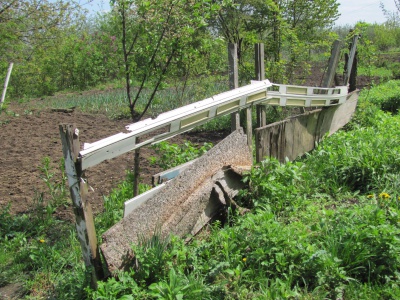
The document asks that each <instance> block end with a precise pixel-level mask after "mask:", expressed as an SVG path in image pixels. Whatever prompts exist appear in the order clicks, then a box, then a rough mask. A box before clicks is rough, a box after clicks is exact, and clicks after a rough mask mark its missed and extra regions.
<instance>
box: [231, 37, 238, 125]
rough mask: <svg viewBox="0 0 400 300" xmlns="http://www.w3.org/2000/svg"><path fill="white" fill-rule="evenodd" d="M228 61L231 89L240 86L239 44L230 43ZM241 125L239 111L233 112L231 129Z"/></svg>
mask: <svg viewBox="0 0 400 300" xmlns="http://www.w3.org/2000/svg"><path fill="white" fill-rule="evenodd" d="M228 61H229V68H228V73H229V89H231V90H233V89H236V88H238V87H239V71H238V58H237V44H232V43H229V44H228ZM239 127H240V117H239V112H233V113H232V114H231V130H232V131H235V130H236V129H238V128H239Z"/></svg>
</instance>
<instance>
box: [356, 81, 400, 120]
mask: <svg viewBox="0 0 400 300" xmlns="http://www.w3.org/2000/svg"><path fill="white" fill-rule="evenodd" d="M365 93H366V95H365V94H364V95H365V97H366V99H363V98H361V99H360V102H362V101H366V102H369V103H370V104H372V105H376V106H377V107H379V108H380V109H382V110H383V111H388V112H391V113H397V112H398V110H399V108H400V81H399V80H391V81H388V82H386V83H384V84H381V85H379V86H375V87H373V88H372V89H371V90H369V91H368V92H365ZM364 95H363V96H364Z"/></svg>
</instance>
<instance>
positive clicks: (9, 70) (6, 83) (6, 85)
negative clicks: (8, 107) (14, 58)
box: [0, 63, 14, 109]
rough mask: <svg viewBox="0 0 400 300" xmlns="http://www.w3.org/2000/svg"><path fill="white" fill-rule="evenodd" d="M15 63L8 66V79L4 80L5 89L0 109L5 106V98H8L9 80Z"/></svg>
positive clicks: (0, 101)
mask: <svg viewBox="0 0 400 300" xmlns="http://www.w3.org/2000/svg"><path fill="white" fill-rule="evenodd" d="M13 65H14V64H13V63H10V65H9V66H8V71H7V76H6V80H5V82H4V89H3V93H2V95H1V100H0V109H1V108H2V107H3V103H4V99H5V98H6V93H7V87H8V82H9V80H10V76H11V71H12V68H13Z"/></svg>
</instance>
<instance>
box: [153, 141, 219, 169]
mask: <svg viewBox="0 0 400 300" xmlns="http://www.w3.org/2000/svg"><path fill="white" fill-rule="evenodd" d="M212 146H213V144H212V143H204V144H203V146H201V147H199V146H198V145H196V144H192V143H191V142H189V141H186V142H184V144H183V145H178V144H171V143H169V142H166V141H163V142H160V143H158V144H155V145H153V149H154V150H155V151H156V154H158V157H152V158H151V160H150V162H151V163H152V164H158V165H159V166H160V167H161V168H163V169H164V170H168V169H170V168H173V167H176V166H179V165H181V164H184V163H186V162H189V161H191V160H193V159H196V158H197V157H199V156H201V155H203V154H204V153H206V152H207V151H208V150H210V149H211V148H212Z"/></svg>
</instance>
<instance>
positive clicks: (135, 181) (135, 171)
mask: <svg viewBox="0 0 400 300" xmlns="http://www.w3.org/2000/svg"><path fill="white" fill-rule="evenodd" d="M135 143H136V144H139V138H138V137H137V138H136V141H135ZM133 160H134V169H133V197H136V196H137V195H139V176H140V148H137V149H135V157H134V159H133Z"/></svg>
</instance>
